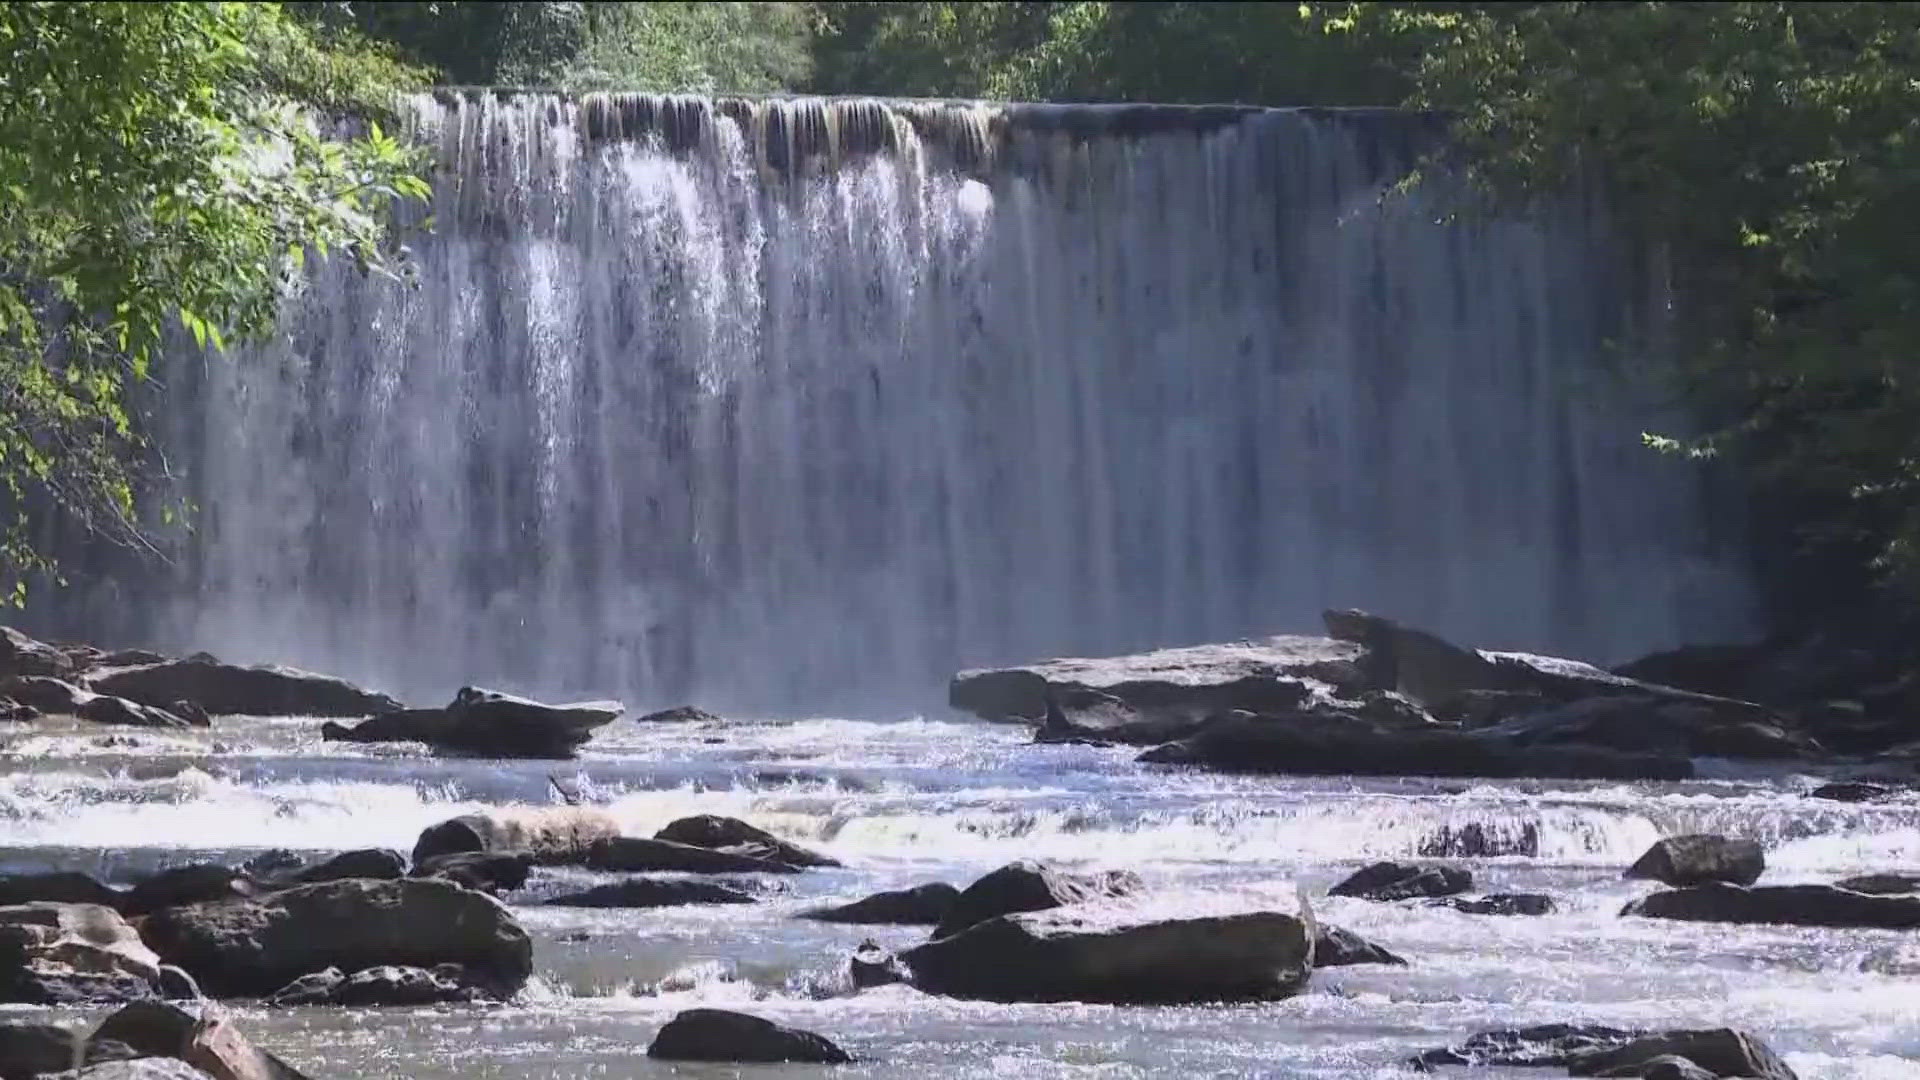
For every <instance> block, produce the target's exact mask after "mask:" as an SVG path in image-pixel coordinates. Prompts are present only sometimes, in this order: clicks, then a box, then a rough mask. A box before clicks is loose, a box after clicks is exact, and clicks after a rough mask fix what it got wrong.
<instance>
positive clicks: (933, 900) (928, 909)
mask: <svg viewBox="0 0 1920 1080" xmlns="http://www.w3.org/2000/svg"><path fill="white" fill-rule="evenodd" d="M959 899H960V890H959V889H956V888H954V887H953V886H951V885H948V884H946V883H945V882H940V881H936V882H931V883H929V884H926V885H916V886H914V887H913V888H911V889H898V890H895V891H893V892H882V893H874V894H873V895H872V896H869V897H865V898H864V899H860V900H855V901H854V902H853V903H851V904H841V905H839V906H837V907H824V908H814V909H813V910H811V911H806V912H802V913H801V915H800V917H801V918H803V919H812V920H814V921H815V922H830V923H853V924H867V925H871V924H885V923H892V924H896V925H904V926H938V925H939V924H940V923H941V922H942V921H944V920H945V919H946V918H947V917H948V916H949V915H951V914H952V913H953V905H954V903H955V902H956V901H958V900H959Z"/></svg>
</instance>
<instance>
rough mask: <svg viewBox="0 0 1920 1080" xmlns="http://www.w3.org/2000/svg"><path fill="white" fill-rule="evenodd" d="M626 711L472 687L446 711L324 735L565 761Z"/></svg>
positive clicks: (611, 704)
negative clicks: (543, 699)
mask: <svg viewBox="0 0 1920 1080" xmlns="http://www.w3.org/2000/svg"><path fill="white" fill-rule="evenodd" d="M625 711H626V707H625V706H624V705H622V704H621V703H619V702H617V701H580V702H572V703H569V704H564V705H548V704H546V703H544V702H539V701H534V700H533V699H531V698H523V697H517V696H515V695H513V694H506V693H502V692H500V691H498V690H486V689H482V688H480V687H477V686H468V687H462V688H461V690H460V692H459V693H458V694H456V695H454V699H453V701H452V702H451V703H449V704H448V705H447V707H446V708H444V709H394V710H390V711H387V712H385V713H382V714H380V715H376V716H374V717H373V718H372V719H370V720H368V721H366V722H365V723H363V724H360V725H358V726H355V727H351V728H349V727H344V726H342V725H340V724H328V725H326V726H325V727H324V728H322V729H321V735H322V737H324V738H326V739H328V740H331V741H335V742H358V743H376V742H418V743H425V744H427V745H428V746H431V747H434V748H435V749H438V750H445V751H449V752H452V753H457V754H469V755H474V756H481V757H501V758H552V759H564V758H570V757H572V756H574V754H576V753H577V752H578V751H579V749H580V747H582V746H584V745H586V743H587V742H588V741H589V740H591V739H592V738H593V733H594V732H595V731H597V730H599V729H600V728H602V727H605V726H606V725H608V724H611V723H613V722H614V721H615V720H618V719H619V718H620V716H621V714H622V713H624V712H625Z"/></svg>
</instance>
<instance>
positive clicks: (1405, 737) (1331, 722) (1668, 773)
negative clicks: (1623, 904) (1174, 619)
mask: <svg viewBox="0 0 1920 1080" xmlns="http://www.w3.org/2000/svg"><path fill="white" fill-rule="evenodd" d="M1488 730H1492V729H1488ZM1139 760H1140V761H1142V762H1148V763H1154V764H1163V765H1201V766H1205V767H1208V768H1212V769H1217V770H1219V771H1222V772H1236V773H1252V774H1272V775H1298V776H1340V775H1353V776H1458V777H1490V778H1496V779H1499V778H1512V777H1540V778H1545V779H1568V780H1685V779H1690V778H1691V777H1692V776H1693V762H1692V761H1691V760H1690V759H1688V758H1687V757H1685V756H1684V755H1681V754H1677V753H1665V754H1661V753H1637V752H1627V751H1620V750H1613V749H1608V748H1605V747H1593V746H1566V745H1547V746H1528V745H1525V744H1523V743H1520V742H1517V741H1514V740H1511V739H1507V738H1502V737H1498V736H1495V737H1488V736H1487V734H1486V732H1485V731H1475V732H1464V731H1454V730H1449V729H1447V728H1443V727H1439V726H1428V727H1425V728H1402V727H1393V726H1388V725H1382V724H1378V723H1375V722H1373V721H1368V720H1363V719H1361V718H1359V717H1356V716H1350V715H1346V714H1340V713H1317V712H1301V713H1286V714H1274V715H1266V716H1260V715H1255V714H1251V713H1245V712H1235V713H1228V714H1225V715H1222V716H1219V717H1216V718H1214V719H1213V720H1210V721H1208V722H1207V723H1206V724H1205V725H1203V726H1202V727H1201V728H1200V730H1199V731H1197V732H1196V733H1194V734H1193V735H1192V736H1191V737H1189V738H1187V739H1183V740H1181V741H1179V742H1173V743H1168V744H1167V745H1165V746H1158V747H1155V748H1153V749H1152V750H1148V751H1147V752H1146V753H1144V754H1142V755H1140V758H1139Z"/></svg>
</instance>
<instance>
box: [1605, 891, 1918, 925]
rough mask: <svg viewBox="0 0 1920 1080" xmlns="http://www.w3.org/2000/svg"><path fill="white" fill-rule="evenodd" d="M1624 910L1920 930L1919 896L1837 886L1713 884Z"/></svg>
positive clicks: (1655, 915) (1699, 918) (1657, 915)
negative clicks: (1857, 890) (1748, 886)
mask: <svg viewBox="0 0 1920 1080" xmlns="http://www.w3.org/2000/svg"><path fill="white" fill-rule="evenodd" d="M1621 914H1622V915H1642V916H1645V917H1647V918H1650V919H1678V920H1681V921H1683V922H1726V923H1776V924H1780V925H1784V926H1828V927H1877V928H1879V929H1883V930H1912V929H1916V928H1920V897H1916V896H1868V895H1866V894H1865V893H1858V892H1854V891H1852V890H1850V889H1839V888H1835V887H1834V886H1832V885H1767V886H1761V887H1758V888H1743V887H1741V886H1738V885H1724V884H1719V883H1714V884H1710V885H1698V886H1694V887H1693V888H1688V889H1676V890H1674V891H1672V892H1657V893H1654V894H1653V895H1652V896H1647V897H1642V898H1641V899H1639V900H1635V901H1634V902H1633V903H1631V904H1628V905H1627V907H1626V910H1624V911H1622V912H1621Z"/></svg>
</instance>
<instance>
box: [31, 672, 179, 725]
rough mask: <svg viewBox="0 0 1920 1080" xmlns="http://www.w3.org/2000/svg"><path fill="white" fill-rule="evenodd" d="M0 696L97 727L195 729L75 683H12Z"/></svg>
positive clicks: (36, 679) (36, 678) (35, 678)
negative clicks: (113, 725) (115, 725)
mask: <svg viewBox="0 0 1920 1080" xmlns="http://www.w3.org/2000/svg"><path fill="white" fill-rule="evenodd" d="M0 694H5V695H6V696H7V697H9V698H11V699H12V700H14V701H16V702H20V703H22V704H24V705H26V706H28V707H30V708H33V709H36V710H38V711H39V712H42V713H55V714H58V715H62V716H77V717H79V718H80V719H82V720H88V721H91V722H93V723H96V724H118V725H122V726H126V727H148V728H186V727H191V726H193V725H192V724H190V723H188V722H187V721H186V720H185V719H182V718H181V717H178V716H175V715H174V714H172V713H170V712H168V711H166V710H165V709H155V708H150V707H148V706H145V705H140V704H137V703H135V702H132V701H128V700H126V699H125V698H118V697H110V696H107V695H103V694H96V693H92V692H91V691H87V690H83V689H81V688H80V687H78V686H75V685H73V684H72V683H69V682H63V681H62V680H60V679H56V678H53V677H51V676H45V675H30V676H22V677H20V678H15V679H10V680H8V681H7V682H6V683H5V684H0Z"/></svg>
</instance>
